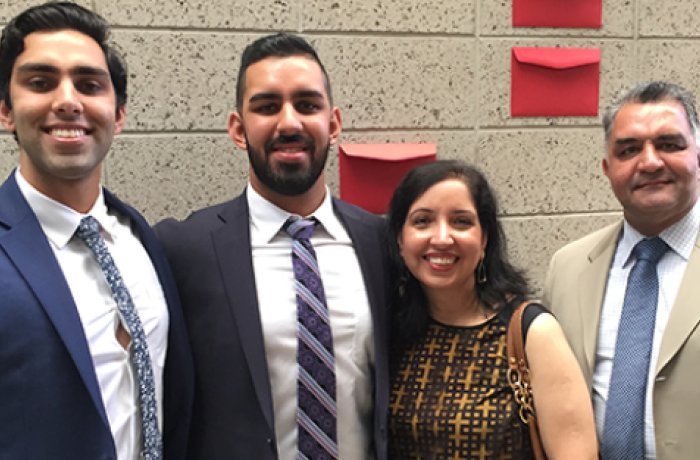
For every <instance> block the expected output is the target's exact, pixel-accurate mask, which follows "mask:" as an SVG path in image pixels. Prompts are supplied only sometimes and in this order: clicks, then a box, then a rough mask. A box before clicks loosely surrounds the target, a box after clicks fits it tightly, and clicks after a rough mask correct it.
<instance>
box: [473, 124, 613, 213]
mask: <svg viewBox="0 0 700 460" xmlns="http://www.w3.org/2000/svg"><path fill="white" fill-rule="evenodd" d="M604 154H605V147H604V143H603V130H602V129H601V128H591V129H576V130H569V129H559V130H537V131H535V130H527V131H522V130H519V131H505V132H504V131H496V132H481V133H480V135H479V143H478V153H477V158H478V164H479V165H481V167H482V168H483V170H484V173H485V174H486V175H487V177H488V178H489V182H490V183H491V185H492V186H493V188H494V189H495V190H496V192H497V193H498V195H499V198H500V203H501V209H502V212H503V213H504V214H527V213H548V214H549V213H561V212H584V211H607V210H611V209H613V210H617V209H619V205H618V202H617V200H615V197H614V195H613V194H612V192H611V190H610V186H609V184H608V180H607V178H606V177H605V176H604V174H603V171H602V166H601V159H602V158H603V156H604Z"/></svg>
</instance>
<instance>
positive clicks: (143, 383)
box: [75, 216, 163, 460]
mask: <svg viewBox="0 0 700 460" xmlns="http://www.w3.org/2000/svg"><path fill="white" fill-rule="evenodd" d="M75 234H76V236H77V237H78V238H80V239H81V240H83V241H84V242H85V244H86V245H87V247H88V248H90V250H91V251H92V252H93V254H94V255H95V258H96V259H97V262H98V263H99V264H100V268H101V269H102V272H103V273H104V275H105V278H106V279H107V284H109V288H110V289H111V290H112V298H113V299H114V301H115V302H116V303H117V308H119V312H120V313H121V315H122V317H123V318H124V321H125V322H126V326H127V327H128V329H129V335H131V350H132V354H131V361H132V363H133V366H134V368H135V369H136V378H137V380H138V387H139V399H140V403H141V404H140V407H141V427H142V436H143V458H144V459H145V460H160V459H161V458H162V457H163V446H162V441H161V437H160V432H159V430H158V411H157V403H156V390H155V383H154V380H153V369H152V368H151V357H150V355H149V353H148V344H147V343H146V334H145V333H144V331H143V327H142V325H141V320H140V319H139V315H138V313H137V312H136V308H134V302H133V301H132V300H131V294H129V290H128V289H127V288H126V285H125V284H124V281H123V280H122V277H121V275H120V274H119V270H118V269H117V266H116V265H115V264H114V260H113V259H112V256H111V255H110V253H109V251H108V250H107V246H106V245H105V241H104V239H103V238H102V235H100V224H99V223H98V222H97V220H96V219H95V218H94V217H92V216H85V217H83V219H82V220H81V221H80V225H79V226H78V230H77V231H76V233H75Z"/></svg>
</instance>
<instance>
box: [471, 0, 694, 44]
mask: <svg viewBox="0 0 700 460" xmlns="http://www.w3.org/2000/svg"><path fill="white" fill-rule="evenodd" d="M678 1H681V0H678ZM649 2H653V0H649ZM657 4H658V3H657ZM479 7H480V15H479V17H480V26H481V27H480V29H479V30H480V34H481V35H482V36H496V35H501V36H503V35H517V36H521V37H522V36H533V35H537V36H566V37H630V38H631V37H633V36H634V3H633V2H631V1H630V0H603V27H602V28H600V29H568V28H547V27H532V28H530V27H513V14H512V11H513V9H512V1H510V0H499V1H494V0H479ZM664 9H665V8H664Z"/></svg>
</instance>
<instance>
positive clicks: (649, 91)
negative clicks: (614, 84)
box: [603, 81, 700, 142]
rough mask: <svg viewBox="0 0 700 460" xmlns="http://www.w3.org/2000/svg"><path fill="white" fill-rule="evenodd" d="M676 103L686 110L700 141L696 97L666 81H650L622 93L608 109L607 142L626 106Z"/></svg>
mask: <svg viewBox="0 0 700 460" xmlns="http://www.w3.org/2000/svg"><path fill="white" fill-rule="evenodd" d="M664 101H676V102H678V103H679V104H680V105H681V106H683V109H685V116H686V120H687V121H688V126H690V129H691V130H692V131H693V136H694V137H695V139H696V142H697V141H698V134H699V133H698V130H699V127H700V123H698V112H697V109H696V107H695V97H694V96H693V94H692V93H691V92H690V91H688V90H686V89H685V88H683V87H682V86H680V85H677V84H675V83H670V82H666V81H648V82H643V83H639V84H637V85H635V86H634V87H632V88H630V89H627V90H625V91H624V92H622V93H621V94H620V95H619V96H618V97H617V98H616V99H615V100H614V101H613V103H612V104H611V105H610V107H608V108H607V110H606V111H605V114H604V115H603V129H604V130H605V140H606V141H607V140H608V138H609V137H610V133H611V131H612V125H613V122H614V121H615V117H616V116H617V114H618V112H619V111H620V109H621V108H622V106H624V105H626V104H635V103H637V104H649V103H654V102H664Z"/></svg>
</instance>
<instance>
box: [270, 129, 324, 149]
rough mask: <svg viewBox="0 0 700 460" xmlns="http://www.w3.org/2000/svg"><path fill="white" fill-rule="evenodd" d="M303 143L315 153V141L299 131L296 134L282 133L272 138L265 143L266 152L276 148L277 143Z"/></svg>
mask: <svg viewBox="0 0 700 460" xmlns="http://www.w3.org/2000/svg"><path fill="white" fill-rule="evenodd" d="M292 143H301V144H303V145H304V148H305V150H307V151H308V152H311V153H313V151H314V142H313V140H311V139H309V138H308V137H306V136H302V135H301V134H299V133H296V134H281V135H279V136H277V137H275V138H273V139H270V140H269V141H267V142H266V143H265V153H270V152H272V151H273V150H274V149H275V146H276V145H277V144H292Z"/></svg>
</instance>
